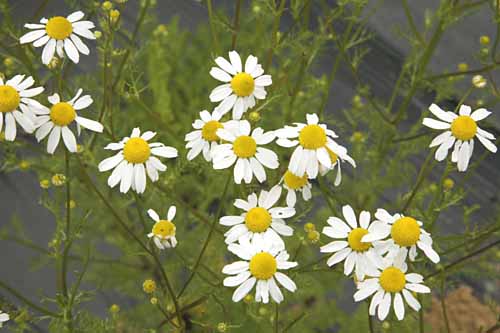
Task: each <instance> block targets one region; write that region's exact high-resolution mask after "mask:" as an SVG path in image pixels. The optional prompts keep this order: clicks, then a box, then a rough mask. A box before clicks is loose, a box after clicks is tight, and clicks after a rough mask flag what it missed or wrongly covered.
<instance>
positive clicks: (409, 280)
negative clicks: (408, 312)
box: [354, 256, 431, 320]
mask: <svg viewBox="0 0 500 333" xmlns="http://www.w3.org/2000/svg"><path fill="white" fill-rule="evenodd" d="M406 270H407V265H406V264H405V263H404V259H403V258H402V257H401V256H399V257H398V258H395V260H394V261H393V262H392V263H391V262H389V261H384V262H383V265H382V266H381V267H378V270H377V272H376V274H375V275H373V278H369V279H366V280H365V281H363V282H359V283H358V284H357V288H358V291H357V292H356V293H355V294H354V300H355V301H356V302H359V301H362V300H364V299H366V298H367V297H370V296H371V295H373V297H372V299H371V302H370V307H369V314H370V315H371V316H374V315H375V311H377V314H378V318H379V319H380V320H384V319H385V318H386V317H387V315H388V314H389V310H390V308H391V304H393V308H394V312H395V313H396V317H397V318H398V319H399V320H402V319H403V318H404V315H405V306H404V303H403V298H404V300H405V301H406V303H408V305H409V306H410V307H411V308H412V309H413V310H415V311H419V310H420V303H419V302H418V301H417V300H416V299H415V297H414V296H413V295H412V293H413V292H416V293H430V292H431V290H430V289H429V288H428V287H427V286H425V285H423V284H422V282H423V280H424V278H423V277H422V275H420V274H416V273H408V274H406ZM393 298H394V301H393V300H392V299H393ZM377 308H378V309H377Z"/></svg>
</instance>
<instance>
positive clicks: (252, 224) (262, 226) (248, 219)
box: [245, 207, 272, 232]
mask: <svg viewBox="0 0 500 333" xmlns="http://www.w3.org/2000/svg"><path fill="white" fill-rule="evenodd" d="M271 221H272V218H271V214H269V212H268V211H267V209H265V208H262V207H254V208H252V209H250V210H249V211H248V213H247V215H246V216H245V224H246V226H247V228H248V230H250V231H251V232H264V231H266V230H267V228H269V226H270V225H271Z"/></svg>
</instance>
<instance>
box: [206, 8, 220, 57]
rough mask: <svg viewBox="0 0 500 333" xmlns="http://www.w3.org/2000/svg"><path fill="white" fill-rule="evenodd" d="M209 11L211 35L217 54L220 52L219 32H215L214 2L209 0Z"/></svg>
mask: <svg viewBox="0 0 500 333" xmlns="http://www.w3.org/2000/svg"><path fill="white" fill-rule="evenodd" d="M207 10H208V22H209V24H210V33H211V34H212V40H213V42H214V49H215V53H217V52H218V51H219V41H218V40H217V32H216V31H215V25H214V13H213V8H212V0H207Z"/></svg>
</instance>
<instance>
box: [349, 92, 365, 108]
mask: <svg viewBox="0 0 500 333" xmlns="http://www.w3.org/2000/svg"><path fill="white" fill-rule="evenodd" d="M352 105H353V106H354V107H356V108H360V107H362V106H363V105H364V103H363V99H362V98H361V96H359V95H354V97H353V98H352Z"/></svg>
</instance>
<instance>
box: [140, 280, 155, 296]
mask: <svg viewBox="0 0 500 333" xmlns="http://www.w3.org/2000/svg"><path fill="white" fill-rule="evenodd" d="M142 289H143V290H144V292H145V293H146V294H152V293H154V292H155V290H156V282H155V281H154V280H151V279H148V280H145V281H144V282H143V283H142Z"/></svg>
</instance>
